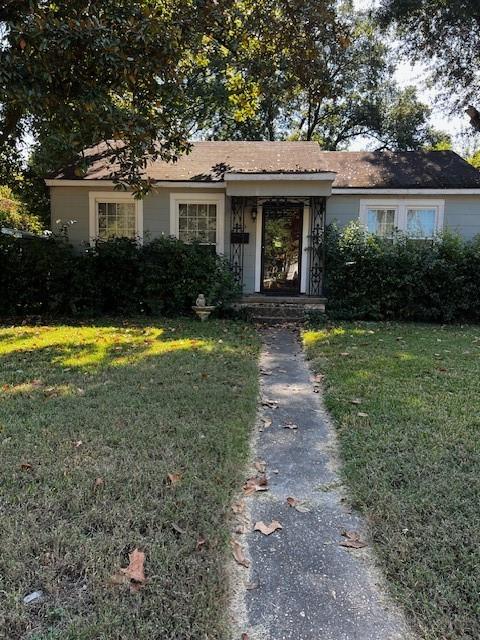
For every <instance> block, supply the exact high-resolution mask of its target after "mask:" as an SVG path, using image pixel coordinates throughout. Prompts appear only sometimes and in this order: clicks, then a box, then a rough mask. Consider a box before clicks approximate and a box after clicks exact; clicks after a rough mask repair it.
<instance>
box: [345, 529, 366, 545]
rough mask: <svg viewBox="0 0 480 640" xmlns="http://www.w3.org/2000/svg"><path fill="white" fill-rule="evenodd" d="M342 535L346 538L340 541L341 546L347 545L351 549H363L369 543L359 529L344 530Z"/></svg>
mask: <svg viewBox="0 0 480 640" xmlns="http://www.w3.org/2000/svg"><path fill="white" fill-rule="evenodd" d="M342 536H344V537H345V540H342V541H341V542H339V545H340V546H341V547H347V548H349V549H362V548H363V547H366V546H367V543H366V542H365V541H364V540H362V539H361V537H360V534H359V533H358V531H342Z"/></svg>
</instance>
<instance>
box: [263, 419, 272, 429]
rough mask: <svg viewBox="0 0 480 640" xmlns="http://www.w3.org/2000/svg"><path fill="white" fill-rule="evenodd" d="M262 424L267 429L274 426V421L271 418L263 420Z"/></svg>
mask: <svg viewBox="0 0 480 640" xmlns="http://www.w3.org/2000/svg"><path fill="white" fill-rule="evenodd" d="M262 422H263V426H264V427H265V428H267V427H271V426H272V421H271V420H270V418H262Z"/></svg>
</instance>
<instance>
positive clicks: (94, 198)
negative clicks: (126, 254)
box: [88, 191, 143, 244]
mask: <svg viewBox="0 0 480 640" xmlns="http://www.w3.org/2000/svg"><path fill="white" fill-rule="evenodd" d="M97 202H133V203H135V228H136V234H137V236H138V238H139V241H140V243H142V242H143V201H142V200H137V199H135V198H134V197H133V194H132V193H125V192H123V193H122V192H119V191H89V193H88V240H89V242H90V244H93V243H94V242H95V239H96V238H97V237H98V218H97V215H98V214H97Z"/></svg>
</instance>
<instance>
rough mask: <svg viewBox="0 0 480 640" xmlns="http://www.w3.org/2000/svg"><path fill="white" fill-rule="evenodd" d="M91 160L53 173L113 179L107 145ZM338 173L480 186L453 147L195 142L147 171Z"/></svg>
mask: <svg viewBox="0 0 480 640" xmlns="http://www.w3.org/2000/svg"><path fill="white" fill-rule="evenodd" d="M86 156H87V158H88V160H89V161H90V164H89V167H88V170H87V172H86V173H85V174H84V175H83V176H82V177H79V176H78V175H76V173H75V167H73V166H72V167H68V168H67V169H65V170H64V171H61V172H60V173H57V174H56V175H54V176H51V177H52V178H55V179H66V180H78V181H79V182H81V181H82V180H86V179H87V180H109V179H112V176H113V175H114V173H115V166H112V165H110V164H109V158H110V156H111V152H109V151H108V149H107V147H106V145H98V146H96V147H92V148H91V149H88V150H87V151H86ZM317 172H334V173H336V174H337V176H336V178H335V181H334V183H333V186H334V188H343V189H359V188H361V189H387V188H390V189H391V188H398V189H408V188H416V189H421V188H429V189H432V188H435V189H466V188H480V171H478V170H477V169H475V168H474V167H472V166H471V165H470V164H468V163H467V162H466V161H465V160H463V159H462V158H461V157H460V156H458V155H457V154H456V153H454V152H453V151H402V152H391V151H373V152H366V151H321V150H320V147H319V146H318V144H317V143H315V142H250V141H248V142H247V141H245V142H240V141H239V142H236V141H235V142H234V141H228V142H211V141H208V142H207V141H205V142H195V143H194V144H193V147H192V150H191V152H190V153H188V154H186V155H183V156H181V157H180V159H179V160H178V161H177V162H175V163H166V162H162V161H157V162H154V163H150V164H149V165H148V167H147V170H146V175H147V176H148V177H149V178H152V179H153V180H158V181H172V182H178V181H182V182H184V181H189V182H221V181H223V180H224V179H225V176H226V175H227V176H228V173H248V174H259V173H275V174H287V173H289V174H292V173H317Z"/></svg>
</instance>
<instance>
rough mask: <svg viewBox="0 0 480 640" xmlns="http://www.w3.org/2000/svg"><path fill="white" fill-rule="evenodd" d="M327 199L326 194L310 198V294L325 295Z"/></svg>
mask: <svg viewBox="0 0 480 640" xmlns="http://www.w3.org/2000/svg"><path fill="white" fill-rule="evenodd" d="M326 203H327V199H326V198H325V197H324V196H313V197H311V198H310V233H309V236H308V238H309V246H308V251H309V254H310V255H309V269H308V295H309V296H322V295H323V280H324V273H325V212H326Z"/></svg>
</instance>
